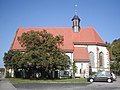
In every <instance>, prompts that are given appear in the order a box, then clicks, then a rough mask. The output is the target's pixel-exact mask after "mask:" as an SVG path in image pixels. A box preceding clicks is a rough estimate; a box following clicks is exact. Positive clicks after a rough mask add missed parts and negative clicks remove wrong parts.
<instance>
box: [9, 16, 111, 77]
mask: <svg viewBox="0 0 120 90" xmlns="http://www.w3.org/2000/svg"><path fill="white" fill-rule="evenodd" d="M31 30H34V31H42V30H46V31H47V32H49V33H51V34H53V35H62V36H63V37H64V42H63V46H61V49H63V50H64V51H65V53H66V55H68V56H69V58H70V61H71V62H72V63H73V62H75V65H76V67H77V70H76V73H75V77H85V78H87V77H89V74H90V72H91V73H92V72H98V71H110V59H109V50H107V47H106V44H105V42H104V41H103V40H102V38H101V37H100V36H99V34H98V33H97V32H96V30H95V29H94V28H92V27H81V26H80V18H79V17H78V15H74V17H73V18H72V27H70V28H18V29H17V31H16V35H15V37H14V41H13V43H12V45H11V48H10V50H20V51H22V50H24V48H23V47H21V45H20V44H19V42H18V40H17V38H18V37H19V36H21V35H22V33H24V32H28V31H31Z"/></svg>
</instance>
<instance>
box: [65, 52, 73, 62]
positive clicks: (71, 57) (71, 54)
mask: <svg viewBox="0 0 120 90" xmlns="http://www.w3.org/2000/svg"><path fill="white" fill-rule="evenodd" d="M65 54H66V55H68V56H69V57H70V60H71V63H73V53H71V52H70V53H65Z"/></svg>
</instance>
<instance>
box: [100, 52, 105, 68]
mask: <svg viewBox="0 0 120 90" xmlns="http://www.w3.org/2000/svg"><path fill="white" fill-rule="evenodd" d="M99 63H100V64H99V65H100V66H103V64H104V54H103V52H100V53H99Z"/></svg>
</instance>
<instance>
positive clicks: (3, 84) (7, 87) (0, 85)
mask: <svg viewBox="0 0 120 90" xmlns="http://www.w3.org/2000/svg"><path fill="white" fill-rule="evenodd" d="M0 90H17V89H16V88H15V87H14V86H13V85H12V84H11V83H10V82H9V81H7V80H6V79H4V78H3V79H0Z"/></svg>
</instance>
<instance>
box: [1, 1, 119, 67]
mask: <svg viewBox="0 0 120 90" xmlns="http://www.w3.org/2000/svg"><path fill="white" fill-rule="evenodd" d="M75 4H77V7H76V10H77V15H78V16H79V17H80V19H81V27H93V28H95V29H96V31H97V32H98V33H99V35H100V36H101V37H102V39H103V40H104V41H107V42H112V41H113V40H114V39H118V38H120V0H0V42H1V43H0V67H3V66H4V64H3V55H4V53H5V52H7V51H8V50H9V48H10V46H11V44H12V42H13V39H14V36H15V33H16V30H17V28H19V27H71V26H72V22H71V19H72V18H73V16H74V13H75Z"/></svg>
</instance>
